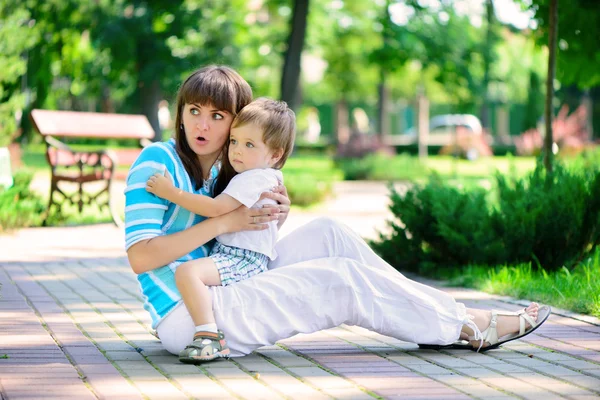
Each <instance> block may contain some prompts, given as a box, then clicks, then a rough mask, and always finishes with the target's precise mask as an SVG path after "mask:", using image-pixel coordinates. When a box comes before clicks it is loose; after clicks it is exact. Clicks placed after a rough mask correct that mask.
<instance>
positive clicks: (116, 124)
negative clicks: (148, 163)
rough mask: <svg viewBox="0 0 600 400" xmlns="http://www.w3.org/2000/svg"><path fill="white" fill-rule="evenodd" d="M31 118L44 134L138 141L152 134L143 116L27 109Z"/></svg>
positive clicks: (36, 127) (150, 136) (148, 123)
mask: <svg viewBox="0 0 600 400" xmlns="http://www.w3.org/2000/svg"><path fill="white" fill-rule="evenodd" d="M31 120H32V121H33V124H34V126H35V129H36V130H37V131H38V132H39V133H40V134H42V135H44V136H70V137H86V138H106V139H140V140H142V139H152V138H153V137H154V130H153V129H152V126H151V125H150V122H148V118H146V116H145V115H131V114H108V113H94V112H80V111H53V110H37V109H36V110H32V111H31Z"/></svg>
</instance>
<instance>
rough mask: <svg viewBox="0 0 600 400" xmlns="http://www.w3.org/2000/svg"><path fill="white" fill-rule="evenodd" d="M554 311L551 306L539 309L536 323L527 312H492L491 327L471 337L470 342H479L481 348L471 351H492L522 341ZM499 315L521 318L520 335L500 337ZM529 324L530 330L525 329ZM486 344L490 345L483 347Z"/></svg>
mask: <svg viewBox="0 0 600 400" xmlns="http://www.w3.org/2000/svg"><path fill="white" fill-rule="evenodd" d="M551 312H552V309H551V308H550V307H549V306H541V307H540V308H539V309H538V317H537V321H534V320H533V318H531V317H530V316H529V314H527V311H526V310H521V311H518V312H505V311H495V310H493V311H492V319H491V321H490V326H489V327H488V328H487V329H486V330H485V331H483V332H476V333H475V336H469V340H472V341H473V340H479V341H481V344H480V345H479V348H476V347H474V346H471V350H473V351H477V352H480V351H481V352H483V351H488V350H492V349H496V348H498V347H500V345H502V344H504V343H507V342H510V341H512V340H516V339H520V338H522V337H523V336H527V335H529V334H530V333H531V332H533V331H535V330H536V329H537V328H539V327H540V325H542V324H543V323H544V322H546V320H547V319H548V317H549V316H550V313H551ZM498 315H508V316H515V315H517V316H519V333H509V334H508V335H504V336H502V337H501V338H499V337H498V331H497V329H496V327H497V325H498ZM527 323H529V325H531V326H530V327H529V328H527V329H526V328H525V326H526V324H527ZM484 343H487V344H488V345H487V346H485V347H483V345H484Z"/></svg>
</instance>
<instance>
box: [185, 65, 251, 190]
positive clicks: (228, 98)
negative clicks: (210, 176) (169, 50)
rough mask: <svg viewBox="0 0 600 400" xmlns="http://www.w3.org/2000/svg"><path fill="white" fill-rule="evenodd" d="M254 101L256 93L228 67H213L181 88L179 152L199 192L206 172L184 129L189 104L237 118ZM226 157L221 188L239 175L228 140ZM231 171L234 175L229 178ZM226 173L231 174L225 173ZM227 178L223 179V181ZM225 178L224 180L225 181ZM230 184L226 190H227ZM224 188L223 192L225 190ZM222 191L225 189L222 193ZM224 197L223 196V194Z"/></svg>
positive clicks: (222, 169)
mask: <svg viewBox="0 0 600 400" xmlns="http://www.w3.org/2000/svg"><path fill="white" fill-rule="evenodd" d="M251 101H252V89H251V88H250V85H249V84H248V82H246V81H245V80H244V78H242V77H241V76H240V75H239V74H238V73H237V72H236V71H235V70H233V69H232V68H230V67H227V66H224V65H209V66H206V67H203V68H200V69H199V70H197V71H195V72H193V73H192V74H191V75H190V76H189V77H188V78H187V79H186V80H185V81H184V82H183V84H182V85H181V87H180V88H179V91H178V93H177V112H176V117H175V148H176V150H177V154H178V155H179V157H180V158H181V162H182V163H183V166H184V168H185V170H186V172H187V173H188V175H189V176H190V177H191V178H192V181H193V185H194V188H195V190H199V189H200V188H201V187H202V184H203V183H204V173H203V172H204V171H202V166H201V165H200V161H199V160H198V156H197V155H196V153H194V151H193V150H192V149H191V148H190V146H189V144H188V142H187V139H186V137H185V131H184V129H183V117H182V115H183V108H184V106H185V105H186V104H192V103H194V104H200V105H203V106H206V105H212V106H214V107H215V108H216V109H218V110H224V111H228V112H230V113H231V114H232V115H233V116H234V117H235V116H236V115H237V113H238V112H240V110H241V109H242V108H244V107H245V106H246V105H247V104H248V103H250V102H251ZM225 143H226V145H225V150H224V153H222V154H224V156H221V170H220V171H219V177H218V179H217V185H218V186H219V187H220V186H221V185H220V184H219V183H220V182H221V181H225V180H226V181H227V183H229V181H230V180H231V178H233V176H234V175H235V171H234V170H233V167H232V166H231V165H229V167H227V164H229V160H228V158H227V145H228V144H229V140H227V141H226V142H225ZM229 168H231V171H233V175H231V176H229V174H230V171H229ZM224 170H226V171H228V172H223V171H224ZM222 175H223V177H222ZM221 178H223V179H221ZM227 183H226V184H225V186H227ZM225 186H223V189H224V188H225ZM221 191H222V189H221ZM219 193H220V192H219Z"/></svg>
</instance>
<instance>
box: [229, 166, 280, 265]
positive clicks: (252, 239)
mask: <svg viewBox="0 0 600 400" xmlns="http://www.w3.org/2000/svg"><path fill="white" fill-rule="evenodd" d="M282 183H283V174H282V173H281V171H279V170H277V169H272V168H267V169H251V170H249V171H245V172H242V173H241V174H237V175H236V176H234V177H233V179H232V180H231V182H229V184H228V185H227V187H226V188H225V190H223V193H225V194H227V195H229V196H231V197H233V198H234V199H236V200H237V201H239V202H240V203H242V204H243V205H245V206H246V207H248V208H262V206H263V205H265V204H277V202H276V201H275V200H271V199H262V200H260V201H259V200H258V199H259V198H260V195H261V194H262V193H263V192H268V191H269V190H271V189H273V188H274V187H275V186H278V185H281V184H282ZM268 225H269V228H268V229H264V230H262V231H241V232H234V233H225V234H223V235H219V236H217V240H218V241H219V242H220V243H222V244H224V245H227V246H232V247H239V248H241V249H247V250H252V251H255V252H257V253H262V254H264V255H266V256H267V257H269V258H270V259H271V260H274V259H276V258H277V252H275V243H276V242H277V221H271V222H269V224H268Z"/></svg>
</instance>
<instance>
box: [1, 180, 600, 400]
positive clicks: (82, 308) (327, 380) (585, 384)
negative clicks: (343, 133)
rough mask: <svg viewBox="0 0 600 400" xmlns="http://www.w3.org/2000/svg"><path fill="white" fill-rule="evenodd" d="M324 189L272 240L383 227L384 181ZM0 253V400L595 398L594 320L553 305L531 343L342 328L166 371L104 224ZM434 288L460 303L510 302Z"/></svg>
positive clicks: (26, 236) (597, 324) (598, 382)
mask: <svg viewBox="0 0 600 400" xmlns="http://www.w3.org/2000/svg"><path fill="white" fill-rule="evenodd" d="M337 192H338V193H339V196H338V197H337V198H336V199H334V200H332V201H331V202H329V203H328V204H327V205H325V206H324V207H321V208H320V209H316V210H313V211H311V212H307V213H299V212H295V213H294V214H293V215H292V216H290V219H289V221H288V222H287V223H286V229H287V231H285V230H284V232H283V233H284V234H285V233H286V232H289V231H290V230H291V229H293V228H294V227H296V226H298V225H300V224H302V223H305V222H307V221H308V220H310V219H312V218H316V217H318V216H319V215H323V214H326V215H329V216H333V217H336V218H339V219H341V220H343V221H344V222H346V223H348V224H349V225H350V226H351V227H352V228H353V229H355V230H357V231H358V232H360V233H361V234H363V235H365V236H370V237H373V236H374V235H375V230H376V229H378V228H382V227H383V226H384V223H383V221H384V220H385V217H386V216H387V211H386V210H385V203H386V199H385V194H386V190H385V187H384V186H383V185H378V184H359V185H352V184H341V185H339V186H338V187H337ZM357 205H358V206H359V207H357ZM358 208H360V209H361V212H358V213H357V212H355V211H354V210H356V209H358ZM0 249H1V251H0V283H1V284H2V288H1V292H0V294H1V298H0V396H1V398H2V399H3V400H5V399H10V400H12V399H35V398H69V399H94V398H107V399H115V398H118V399H120V398H123V399H143V398H147V399H189V398H207V399H221V398H225V399H228V398H238V399H240V398H244V399H260V398H262V399H277V398H290V399H296V398H298V399H328V398H340V399H372V398H389V399H394V398H402V399H410V398H415V399H469V398H481V399H486V400H499V399H509V398H524V399H544V400H550V399H554V398H571V399H593V398H600V321H598V320H597V319H595V318H591V317H585V316H580V315H573V314H571V313H568V312H564V311H560V310H558V313H556V314H554V315H552V316H551V318H550V320H549V321H548V323H546V324H545V325H544V326H543V327H542V328H540V329H539V330H538V331H537V334H532V335H530V336H528V337H527V338H526V340H521V341H517V342H513V344H510V345H506V346H503V347H502V348H501V349H498V350H493V351H490V352H487V353H485V354H477V353H474V352H471V351H431V350H419V349H418V348H417V346H416V345H414V344H410V343H405V342H401V341H399V340H396V339H393V338H390V337H385V336H382V335H379V334H376V333H373V332H369V331H367V330H364V329H362V328H357V327H349V326H341V327H339V328H336V329H330V330H328V331H323V332H318V333H314V334H311V335H298V336H295V337H293V338H290V339H287V340H284V341H281V342H279V343H278V344H277V345H275V346H269V347H264V348H262V349H260V350H259V351H257V352H256V353H255V354H252V355H250V356H246V357H243V358H235V359H232V360H231V361H221V362H217V363H213V364H208V365H205V366H201V367H197V366H191V365H184V364H180V363H178V361H177V359H176V357H174V356H172V355H170V354H168V353H167V352H166V351H164V350H163V349H162V348H161V345H160V342H159V341H158V340H157V339H156V338H154V336H152V335H151V334H150V330H149V323H150V321H149V318H148V315H147V314H146V312H145V311H144V310H143V309H142V303H141V300H140V297H139V294H138V288H137V282H136V280H135V277H134V275H133V273H132V272H131V270H130V269H129V267H128V265H127V260H126V258H125V254H124V251H123V234H122V232H120V231H119V230H118V229H116V228H114V227H113V226H111V225H95V226H82V227H77V228H47V229H25V230H21V231H19V232H16V233H15V234H14V235H11V236H0ZM443 290H447V291H449V292H451V293H452V294H453V295H454V296H456V298H457V299H459V300H460V301H463V302H465V303H467V305H470V306H478V307H485V308H492V307H495V308H498V309H509V310H514V309H517V308H518V307H519V306H518V305H517V302H515V301H513V300H511V299H509V298H501V297H493V296H490V295H487V294H484V293H481V292H475V291H469V290H460V289H451V288H443Z"/></svg>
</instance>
